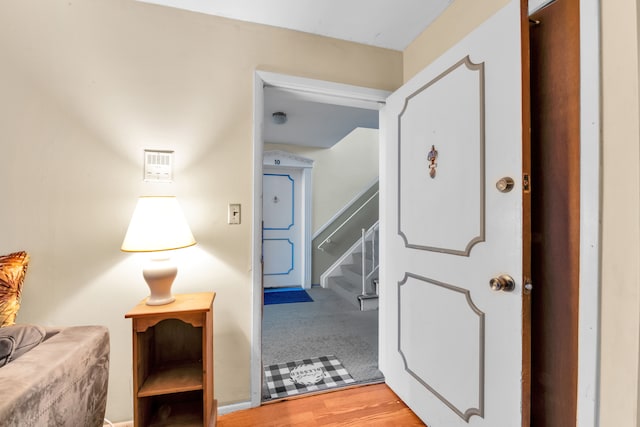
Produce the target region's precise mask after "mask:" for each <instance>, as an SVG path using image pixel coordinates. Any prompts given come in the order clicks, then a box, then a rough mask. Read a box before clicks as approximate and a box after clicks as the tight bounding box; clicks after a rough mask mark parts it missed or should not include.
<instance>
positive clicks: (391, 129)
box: [380, 0, 529, 427]
mask: <svg viewBox="0 0 640 427" xmlns="http://www.w3.org/2000/svg"><path fill="white" fill-rule="evenodd" d="M525 31H527V28H525ZM521 61H522V58H521V15H520V0H513V1H511V2H510V3H509V4H508V5H507V6H505V7H504V8H503V9H501V10H500V11H499V12H497V13H496V14H495V15H494V16H493V17H491V18H490V19H488V20H487V21H486V22H485V23H484V24H483V25H481V26H480V27H479V28H477V29H476V30H474V31H473V32H472V33H471V34H470V35H468V36H467V37H466V38H465V39H463V40H462V41H460V42H459V43H458V44H457V45H456V46H454V47H453V48H452V49H450V50H449V51H448V52H446V53H445V54H444V55H442V56H441V57H440V58H439V59H437V60H436V61H435V62H434V63H432V64H431V65H429V66H428V67H427V68H426V69H424V70H423V71H422V72H420V73H419V74H418V75H417V76H416V77H415V78H413V79H412V80H410V81H409V82H408V83H407V84H405V85H404V86H403V87H402V88H400V89H399V90H398V91H397V92H395V93H394V94H393V95H391V96H390V97H389V99H388V100H387V105H386V107H385V108H384V110H383V112H382V114H381V119H382V120H381V133H382V134H383V137H382V138H383V143H382V146H381V171H380V172H381V176H380V186H381V187H380V206H381V210H380V220H381V242H380V251H381V262H380V274H381V280H380V343H381V344H380V368H381V370H382V372H383V373H384V376H385V379H386V381H387V383H388V384H389V386H390V387H391V388H392V389H393V390H394V391H395V392H396V393H397V394H398V396H400V398H401V399H403V400H404V401H405V402H406V403H407V404H408V405H409V406H410V407H411V408H412V410H413V411H414V412H415V413H416V414H417V415H418V416H419V417H420V418H421V419H422V420H423V421H424V422H425V423H426V424H428V425H429V427H456V426H483V427H515V426H520V425H521V423H522V422H523V419H524V420H525V421H524V423H525V424H526V423H527V421H526V418H527V408H528V402H526V401H524V400H523V384H525V386H526V384H527V374H526V369H525V370H523V354H525V353H524V352H523V333H524V336H525V337H526V336H527V335H526V333H525V330H526V327H527V324H528V323H527V321H526V320H525V321H523V306H524V305H523V301H525V300H526V301H528V296H526V295H525V292H524V283H523V282H524V280H523V276H524V274H523V270H524V269H526V268H527V265H528V264H527V263H526V261H525V262H523V260H524V256H525V253H528V251H523V230H524V228H523V220H524V218H525V214H524V208H523V203H525V202H526V199H527V198H528V191H529V189H528V184H527V178H525V177H524V176H523V130H522V129H523V114H522V111H523V107H522V106H523V99H526V97H525V98H523V92H522V86H523V85H522V80H523V77H522V76H523V74H522V62H521ZM526 128H527V129H528V127H526ZM525 158H528V157H526V156H525ZM505 177H508V178H510V179H512V180H513V186H512V188H509V187H510V186H511V185H512V184H511V183H510V181H509V180H508V179H506V180H504V181H502V184H501V185H497V183H498V182H499V181H500V180H501V179H503V178H505ZM498 187H499V188H498ZM524 240H525V241H526V240H527V238H526V236H525V239H524ZM504 275H509V276H510V277H511V278H513V279H514V282H515V287H514V289H512V290H493V289H492V287H491V286H490V282H491V281H492V279H494V281H493V285H494V287H496V288H498V287H499V285H500V283H501V282H500V281H502V282H505V280H504V279H505V278H504ZM498 278H500V280H498V281H496V280H495V279H498ZM525 312H526V311H525ZM525 356H526V354H525ZM525 361H526V357H525ZM525 365H526V363H525ZM525 424H522V425H525Z"/></svg>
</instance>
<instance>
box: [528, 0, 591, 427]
mask: <svg viewBox="0 0 640 427" xmlns="http://www.w3.org/2000/svg"><path fill="white" fill-rule="evenodd" d="M531 20H532V21H533V22H532V23H531V28H530V43H531V45H530V46H531V50H530V51H531V122H532V127H531V136H532V138H531V147H532V152H531V156H532V173H531V180H532V185H531V188H532V190H531V196H532V240H533V242H532V279H533V284H534V290H533V293H532V384H531V387H532V390H531V396H532V398H531V426H533V427H542V426H544V427H555V426H558V427H560V426H572V425H573V426H575V425H576V411H577V383H578V305H579V267H580V265H579V261H580V258H579V257H580V79H579V76H580V28H579V23H580V10H579V0H556V1H555V2H553V3H551V4H549V5H548V6H546V7H544V8H543V9H541V10H540V11H538V12H536V13H535V14H534V15H532V16H531Z"/></svg>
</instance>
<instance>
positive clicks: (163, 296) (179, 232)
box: [120, 196, 196, 305]
mask: <svg viewBox="0 0 640 427" xmlns="http://www.w3.org/2000/svg"><path fill="white" fill-rule="evenodd" d="M195 244H196V240H195V239H194V238H193V234H192V233H191V230H190V229H189V224H187V220H186V219H185V217H184V214H183V213H182V209H180V205H179V204H178V200H177V199H176V198H175V197H173V196H143V197H140V198H139V199H138V204H137V205H136V209H135V211H134V212H133V216H132V217H131V222H130V223H129V228H128V229H127V234H126V235H125V236H124V241H123V242H122V247H121V248H120V250H122V251H123V252H149V253H150V257H149V261H148V262H147V263H146V264H145V266H144V268H143V270H142V275H143V276H144V280H145V281H146V282H147V285H148V286H149V290H150V291H151V294H150V295H149V298H147V304H148V305H164V304H169V303H170V302H173V301H175V298H174V297H173V295H171V285H172V284H173V279H175V277H176V275H177V274H178V267H177V266H176V265H175V264H174V263H173V262H172V261H171V257H170V253H171V252H168V251H171V250H174V249H180V248H186V247H188V246H193V245H195Z"/></svg>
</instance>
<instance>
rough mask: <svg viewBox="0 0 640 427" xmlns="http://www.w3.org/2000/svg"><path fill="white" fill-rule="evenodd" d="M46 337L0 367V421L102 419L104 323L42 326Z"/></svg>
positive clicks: (77, 424)
mask: <svg viewBox="0 0 640 427" xmlns="http://www.w3.org/2000/svg"><path fill="white" fill-rule="evenodd" d="M45 331H46V335H45V339H44V341H42V342H41V343H40V344H38V345H35V347H33V348H31V349H29V350H28V351H26V353H24V354H22V355H20V356H19V357H17V358H16V359H15V360H12V361H10V362H9V363H7V364H6V365H4V366H2V367H0V396H2V397H1V398H0V425H2V426H4V427H9V426H12V427H13V426H15V427H27V426H37V427H44V426H56V427H58V426H69V427H93V426H95V427H98V426H102V425H103V421H104V414H105V408H106V403H107V382H108V377H109V332H108V330H107V328H106V327H103V326H72V327H65V328H57V329H53V328H49V329H46V330H45Z"/></svg>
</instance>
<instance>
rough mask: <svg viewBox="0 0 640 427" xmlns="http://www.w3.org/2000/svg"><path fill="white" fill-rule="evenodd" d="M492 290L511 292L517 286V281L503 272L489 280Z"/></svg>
mask: <svg viewBox="0 0 640 427" xmlns="http://www.w3.org/2000/svg"><path fill="white" fill-rule="evenodd" d="M489 286H491V290H494V291H496V292H497V291H504V292H511V291H512V290H514V289H515V288H516V281H515V280H513V277H511V276H509V275H508V274H501V275H500V276H498V277H494V278H492V279H491V280H490V281H489Z"/></svg>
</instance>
